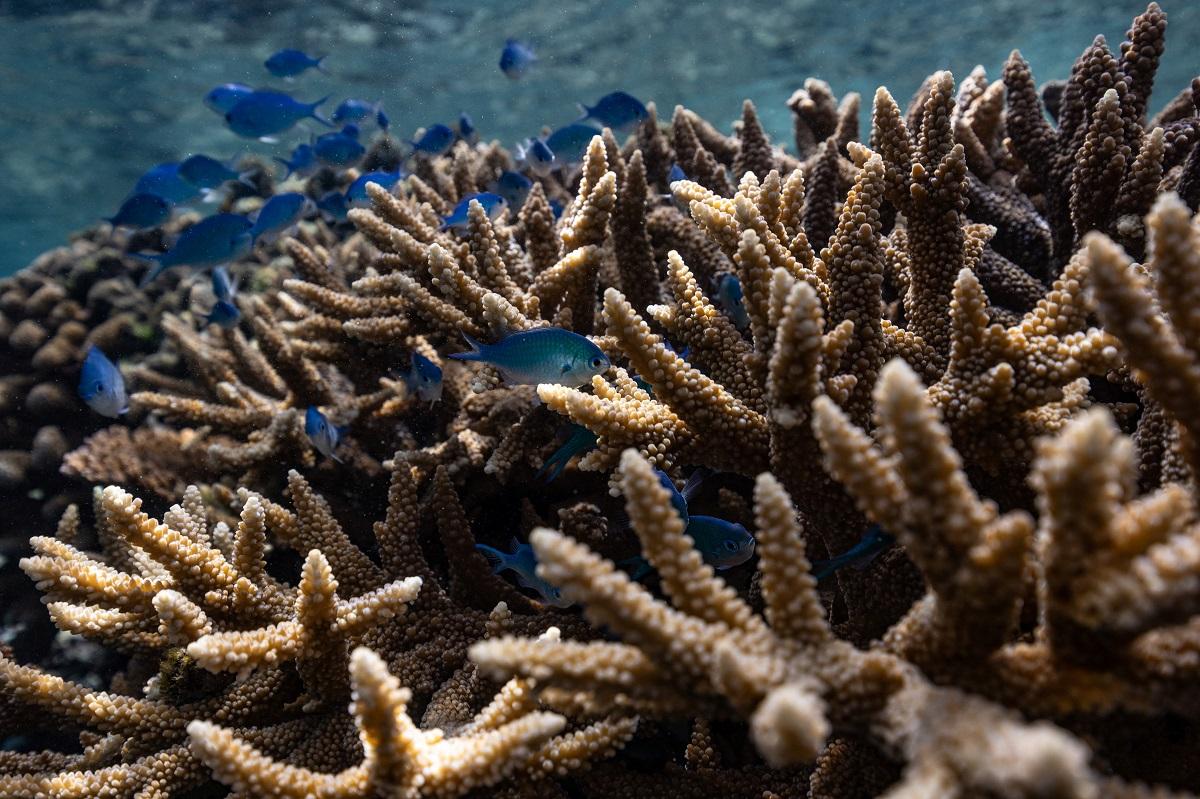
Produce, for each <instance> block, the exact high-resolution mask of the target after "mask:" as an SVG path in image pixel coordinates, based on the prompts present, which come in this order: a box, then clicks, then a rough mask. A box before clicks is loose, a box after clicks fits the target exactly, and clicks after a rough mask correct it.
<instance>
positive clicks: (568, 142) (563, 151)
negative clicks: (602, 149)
mask: <svg viewBox="0 0 1200 799" xmlns="http://www.w3.org/2000/svg"><path fill="white" fill-rule="evenodd" d="M599 135H600V132H599V131H598V130H596V129H595V128H593V127H592V126H591V125H584V124H583V123H581V122H573V123H571V124H570V125H565V126H563V127H561V128H559V129H558V130H556V131H554V132H552V133H551V134H550V135H549V136H547V137H546V142H545V144H546V146H547V147H549V148H550V152H552V153H554V165H555V166H556V167H568V166H570V165H571V164H578V163H579V162H580V161H582V160H583V156H584V153H586V152H587V148H588V145H589V144H591V143H592V139H594V138H595V137H596V136H599Z"/></svg>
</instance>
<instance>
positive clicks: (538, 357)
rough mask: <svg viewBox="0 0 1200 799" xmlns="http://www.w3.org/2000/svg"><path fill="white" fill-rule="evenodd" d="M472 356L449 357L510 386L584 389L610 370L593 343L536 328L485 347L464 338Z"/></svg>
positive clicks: (567, 332) (555, 329) (566, 332)
mask: <svg viewBox="0 0 1200 799" xmlns="http://www.w3.org/2000/svg"><path fill="white" fill-rule="evenodd" d="M463 338H465V339H466V340H467V343H468V344H470V345H471V351H470V352H459V353H455V354H454V355H451V356H450V357H451V358H453V359H455V360H457V361H480V362H481V363H486V364H490V365H491V366H494V367H495V368H496V370H497V371H499V372H500V376H501V377H503V378H504V382H506V383H508V384H509V385H536V384H538V383H557V384H559V385H563V386H571V387H573V388H574V387H576V386H582V385H584V384H585V383H590V382H591V380H592V378H593V377H595V376H596V375H599V374H603V373H604V372H605V371H607V370H608V367H609V361H608V356H607V355H605V354H604V353H603V352H602V351H601V350H600V348H599V347H597V346H596V345H595V344H594V343H592V341H591V340H590V339H588V338H587V337H585V336H581V335H579V334H578V333H572V332H571V331H570V330H564V329H562V328H561V327H535V328H534V329H532V330H524V331H521V332H520V333H512V334H510V335H508V336H505V337H504V338H503V339H501V340H500V341H498V342H497V343H495V344H483V343H480V342H478V341H476V340H475V339H473V338H471V337H470V336H468V335H467V334H466V333H464V334H463Z"/></svg>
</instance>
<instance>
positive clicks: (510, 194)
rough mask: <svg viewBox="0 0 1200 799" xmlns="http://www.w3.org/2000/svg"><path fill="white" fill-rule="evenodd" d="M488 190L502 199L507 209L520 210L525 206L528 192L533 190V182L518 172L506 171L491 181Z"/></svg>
mask: <svg viewBox="0 0 1200 799" xmlns="http://www.w3.org/2000/svg"><path fill="white" fill-rule="evenodd" d="M488 188H490V189H491V191H492V193H493V194H499V195H500V196H501V197H503V198H504V202H506V203H508V207H509V208H520V207H521V206H523V205H524V204H525V198H526V197H528V196H529V190H530V189H532V188H533V181H532V180H530V179H529V178H527V177H525V176H524V175H522V174H521V173H520V172H513V171H511V170H506V171H504V172H501V173H500V177H498V178H496V179H495V180H493V181H492V185H491V186H489V187H488Z"/></svg>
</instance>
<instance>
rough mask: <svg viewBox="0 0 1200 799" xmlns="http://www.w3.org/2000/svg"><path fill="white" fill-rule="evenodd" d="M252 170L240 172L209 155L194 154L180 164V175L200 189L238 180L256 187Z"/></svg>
mask: <svg viewBox="0 0 1200 799" xmlns="http://www.w3.org/2000/svg"><path fill="white" fill-rule="evenodd" d="M251 174H252V173H251V172H238V171H237V170H235V169H231V168H229V167H228V166H226V165H225V164H222V163H221V162H220V161H218V160H217V159H215V158H211V157H209V156H207V155H192V156H188V157H187V158H185V159H183V161H181V162H180V164H179V177H181V178H183V179H184V180H186V181H187V182H188V183H191V184H192V185H193V186H195V187H196V188H198V189H215V188H217V187H218V186H220V185H221V184H223V183H226V182H228V181H231V180H236V181H238V182H239V183H243V184H245V185H247V186H250V187H251V188H254V183H253V181H251V180H250V175H251Z"/></svg>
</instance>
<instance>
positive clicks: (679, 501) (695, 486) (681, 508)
mask: <svg viewBox="0 0 1200 799" xmlns="http://www.w3.org/2000/svg"><path fill="white" fill-rule="evenodd" d="M654 473H655V474H656V475H658V484H659V485H661V486H662V487H663V488H665V489H667V491H669V492H671V506H672V507H673V508H675V512H676V513H678V514H679V518H681V519H683V523H684V524H685V525H686V524H687V523H688V520H689V518H690V517H689V515H688V503H689V502H691V500H692V497H694V496H696V493H697V492H698V491H699V490H700V485H701V483H703V482H704V480H705V479H706V478H707V477H708V476H709V475H710V474H711V472H710V471H709V470H707V469H696V471H694V472H692V474H691V475H690V476H689V477H688V479H687V482H686V483H684V485H683V491H680V490H679V489H678V488H676V487H675V481H674V480H672V479H671V478H670V477H669V476H668V475H667V473H666V472H664V471H663V470H662V469H655V470H654Z"/></svg>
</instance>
